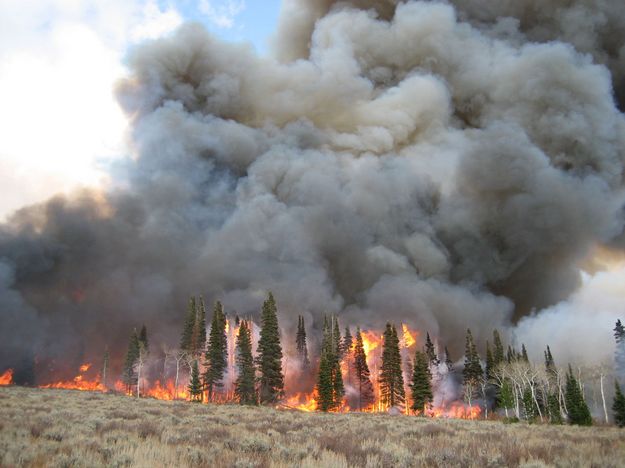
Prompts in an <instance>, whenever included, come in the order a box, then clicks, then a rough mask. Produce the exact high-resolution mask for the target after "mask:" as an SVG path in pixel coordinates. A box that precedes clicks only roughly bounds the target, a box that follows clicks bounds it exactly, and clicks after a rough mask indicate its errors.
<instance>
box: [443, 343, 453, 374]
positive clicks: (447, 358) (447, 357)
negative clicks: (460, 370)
mask: <svg viewBox="0 0 625 468" xmlns="http://www.w3.org/2000/svg"><path fill="white" fill-rule="evenodd" d="M445 365H446V366H447V371H449V372H451V371H453V370H454V362H453V361H452V359H451V356H450V354H449V350H448V349H447V346H445Z"/></svg>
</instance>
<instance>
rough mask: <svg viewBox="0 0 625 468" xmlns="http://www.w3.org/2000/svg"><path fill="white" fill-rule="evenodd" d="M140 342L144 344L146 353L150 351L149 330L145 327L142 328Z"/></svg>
mask: <svg viewBox="0 0 625 468" xmlns="http://www.w3.org/2000/svg"><path fill="white" fill-rule="evenodd" d="M139 342H140V343H141V344H143V349H144V350H145V352H146V353H148V352H149V351H150V347H149V345H148V330H147V328H145V325H143V326H142V327H141V331H140V332H139Z"/></svg>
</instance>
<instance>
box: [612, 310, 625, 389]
mask: <svg viewBox="0 0 625 468" xmlns="http://www.w3.org/2000/svg"><path fill="white" fill-rule="evenodd" d="M614 340H615V341H616V349H615V351H614V369H615V371H616V375H617V376H618V378H623V376H625V326H623V324H622V323H621V320H620V319H619V320H617V321H616V325H615V327H614Z"/></svg>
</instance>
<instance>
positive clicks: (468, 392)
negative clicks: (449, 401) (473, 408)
mask: <svg viewBox="0 0 625 468" xmlns="http://www.w3.org/2000/svg"><path fill="white" fill-rule="evenodd" d="M462 376H463V383H464V390H465V397H466V399H467V401H468V403H469V405H470V404H471V401H472V399H473V395H474V394H475V393H476V391H477V389H478V388H479V387H480V384H481V383H482V381H483V379H484V372H483V370H482V364H481V363H480V356H479V354H478V353H477V348H476V347H475V343H474V342H473V335H472V334H471V330H470V329H467V338H466V347H465V353H464V369H463V370H462Z"/></svg>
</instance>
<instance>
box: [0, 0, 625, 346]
mask: <svg viewBox="0 0 625 468" xmlns="http://www.w3.org/2000/svg"><path fill="white" fill-rule="evenodd" d="M373 3H374V2H364V1H362V2H340V3H336V4H335V3H334V2H331V1H327V0H326V1H319V0H317V1H311V2H305V3H303V2H301V1H297V2H287V4H286V5H285V15H284V17H283V20H282V24H281V27H280V31H279V33H278V35H277V36H276V38H275V44H276V45H277V49H278V52H277V57H278V58H279V60H278V59H274V58H263V57H257V56H255V55H254V54H253V53H252V52H251V50H250V49H249V48H248V47H246V46H241V45H231V44H225V43H223V42H220V41H218V40H216V39H215V38H213V37H211V36H210V35H209V34H208V33H207V32H206V31H205V30H204V29H203V28H202V27H201V26H199V25H193V24H191V25H185V26H183V27H182V28H181V29H180V30H179V31H178V32H177V33H176V34H174V35H173V36H171V37H168V38H164V39H161V40H157V41H153V42H150V43H147V44H145V45H144V46H142V47H139V48H138V49H137V50H135V51H134V52H133V53H132V55H131V57H130V59H129V64H130V68H131V75H130V77H129V78H128V79H125V80H124V81H123V82H122V83H120V86H119V88H118V91H117V92H118V96H119V98H120V102H121V103H122V105H123V106H124V107H125V109H126V110H127V112H128V113H129V114H130V115H131V116H132V117H133V125H134V127H133V134H132V138H133V142H134V145H135V155H134V158H133V159H132V160H130V161H128V163H127V165H126V167H125V168H124V170H125V178H124V179H123V180H120V179H118V185H117V186H116V188H115V189H113V190H111V192H110V193H108V194H107V195H106V198H105V199H104V201H102V200H100V199H99V198H97V197H96V196H95V195H91V196H89V195H86V194H82V195H81V197H79V198H77V199H76V200H65V201H62V200H55V201H52V202H50V203H49V204H47V205H42V206H39V207H33V208H29V209H26V210H23V211H22V212H21V213H19V214H18V215H17V216H15V217H14V219H13V220H11V221H10V222H9V223H8V225H7V226H5V227H4V228H3V230H2V232H1V233H0V234H1V235H2V237H0V256H4V257H5V258H6V259H7V260H6V261H7V262H9V263H12V264H13V265H14V266H15V270H16V272H17V275H16V276H17V278H18V279H17V281H16V285H15V287H16V289H18V290H19V291H20V292H21V293H22V294H23V295H24V297H26V298H27V299H28V301H29V302H30V303H31V304H32V305H33V306H34V307H36V308H37V309H38V310H39V311H40V313H41V314H47V315H51V316H52V319H51V322H50V323H52V328H54V327H55V326H56V325H57V324H60V323H62V324H63V325H64V326H69V329H70V330H72V332H71V334H72V336H74V334H76V335H78V334H80V333H82V332H84V331H85V330H87V329H93V328H94V327H98V328H96V329H99V330H104V333H102V335H103V336H104V337H107V336H113V335H114V334H115V333H120V332H121V331H123V330H127V329H128V326H129V324H131V323H132V324H134V323H137V322H141V321H145V322H147V323H151V324H154V325H153V326H155V327H159V328H160V330H161V333H163V334H170V335H171V336H174V335H175V333H177V331H178V329H177V328H176V327H179V324H180V320H181V317H182V316H183V312H182V308H183V304H184V303H185V297H187V296H188V295H189V294H192V293H197V292H203V293H204V295H205V297H206V298H207V299H208V300H209V301H210V300H211V299H217V298H219V299H221V300H222V302H224V304H225V305H226V306H227V307H228V308H232V309H235V310H237V311H238V312H240V313H242V314H248V313H252V312H255V311H256V310H258V308H259V306H260V303H261V301H262V298H263V296H264V294H265V291H266V290H267V289H272V290H273V291H274V293H275V294H276V296H277V299H278V305H279V307H280V310H281V313H282V318H283V320H284V321H283V323H284V324H285V326H287V327H290V326H291V325H293V328H294V323H295V317H296V315H297V314H299V313H303V314H304V315H305V316H306V318H307V322H308V323H311V321H310V319H312V321H313V323H317V324H318V323H319V322H318V317H319V316H320V315H321V314H322V313H324V312H328V313H332V312H339V313H340V314H341V319H342V320H343V321H344V322H347V323H352V324H360V325H361V326H364V327H367V326H381V325H382V324H383V323H384V322H385V321H386V320H389V319H390V320H394V321H397V322H399V321H405V322H408V323H410V324H411V325H412V326H415V327H419V328H421V329H423V330H429V331H430V332H431V333H432V334H434V335H435V336H437V337H438V338H439V340H440V342H441V343H449V346H450V349H451V350H452V353H455V354H456V355H458V354H459V353H460V351H461V349H462V343H463V341H462V340H463V336H464V333H465V331H466V328H467V327H471V328H472V329H473V332H474V336H476V338H477V339H478V341H480V342H483V340H484V339H486V337H488V336H490V335H491V333H492V329H493V328H495V327H502V328H504V327H507V326H509V325H510V324H511V323H512V319H513V318H515V317H516V318H518V317H521V316H522V315H524V314H526V313H527V312H528V311H529V310H530V309H531V308H542V307H545V306H549V305H551V304H554V303H556V302H557V301H560V300H562V299H563V298H565V297H567V296H568V295H569V294H570V293H571V292H572V291H574V290H575V288H576V287H577V286H578V285H579V279H580V277H579V273H578V263H579V262H580V261H581V259H583V258H584V257H585V256H586V255H587V253H588V251H589V249H590V248H591V247H592V246H593V245H595V244H596V243H603V242H608V241H610V240H612V239H613V238H615V237H617V236H618V235H620V233H621V232H622V228H623V215H622V211H621V208H622V206H623V191H622V189H623V162H624V161H623V158H624V156H625V151H624V150H625V121H624V119H623V115H622V114H621V113H620V112H619V110H618V109H617V106H616V104H615V101H614V97H613V93H614V91H615V87H614V86H613V78H614V77H615V76H617V75H615V74H614V71H612V72H611V71H610V70H612V69H615V68H614V67H616V65H614V63H617V62H618V61H617V62H614V63H612V62H611V61H610V60H608V59H606V60H599V59H596V60H595V61H593V57H592V56H590V55H584V54H581V53H580V52H579V49H577V50H576V48H575V47H577V44H575V43H574V42H571V41H570V42H571V43H572V44H573V45H571V43H565V42H559V41H557V39H559V38H562V39H564V40H566V38H567V37H568V36H566V35H563V34H561V31H560V30H559V29H558V27H559V26H558V27H556V26H553V27H551V26H550V25H547V26H541V27H543V28H547V29H548V31H547V32H548V34H547V32H546V33H545V36H544V37H545V38H546V39H549V40H551V39H553V40H554V41H553V42H547V43H543V44H540V43H534V42H530V39H532V38H533V35H532V34H530V33H529V32H528V33H521V32H520V30H518V29H514V28H512V29H510V28H511V27H512V26H510V25H511V24H512V23H510V22H508V23H506V22H505V21H494V22H488V21H486V20H484V21H477V20H475V19H474V17H473V16H472V15H471V12H470V11H471V8H469V6H468V2H467V3H466V4H464V3H463V4H462V5H460V6H459V7H458V9H456V7H454V5H453V4H452V3H447V2H417V1H411V2H407V3H401V4H397V2H394V1H381V2H375V6H376V8H377V10H376V9H371V10H370V9H369V7H371V6H373ZM457 3H458V4H460V3H461V2H457ZM526 3H527V2H526ZM570 3H572V2H567V4H570ZM577 3H579V4H580V5H582V4H585V3H584V2H581V1H580V2H577ZM295 7H297V11H295V10H294V8H295ZM376 11H377V12H376ZM289 12H291V13H293V15H290V14H289ZM315 21H316V22H315ZM528 21H531V20H530V19H527V18H523V21H522V22H523V24H525V23H527V22H528ZM610 21H613V20H610ZM478 23H479V24H478ZM491 23H492V24H491ZM541 24H542V23H541ZM558 24H559V23H558ZM306 25H308V26H306ZM517 26H518V25H517ZM504 27H508V30H504V29H502V28H504ZM538 27H539V26H538V25H537V26H536V28H538ZM506 31H508V34H504V32H506ZM619 31H620V30H619ZM308 32H310V34H308ZM536 34H537V33H536ZM619 34H620V33H619ZM621 37H622V36H621ZM574 46H575V47H574ZM599 47H600V45H599V44H598V45H597V48H599ZM582 51H583V52H587V50H582ZM595 58H596V57H595ZM608 62H609V63H608ZM599 63H608V64H609V65H610V66H611V68H610V69H608V68H606V67H604V66H603V65H600V64H599ZM618 63H620V62H618ZM613 65H614V66H613ZM77 285H79V286H80V289H81V291H84V294H81V296H80V297H81V301H80V303H79V304H72V305H71V307H70V309H71V312H67V310H68V307H67V301H66V300H65V299H63V297H64V296H62V295H61V299H59V293H58V291H59V289H63V288H66V289H67V290H71V288H74V287H77ZM113 291H114V292H113ZM64 301H65V302H64ZM146 304H147V305H149V306H146ZM174 310H181V311H180V313H173V312H172V311H174ZM67 314H72V316H73V317H76V321H75V322H74V321H72V320H67ZM59 317H63V319H62V320H61V319H60V318H59ZM68 323H69V325H68ZM113 324H115V325H113ZM602 326H603V325H602ZM63 330H64V331H63V333H64V334H68V333H69V332H67V330H66V329H65V328H64V329H63ZM519 333H521V332H519ZM519 336H520V335H519ZM523 339H525V340H527V341H529V338H525V337H524V338H523ZM545 344H546V343H545ZM537 346H538V345H537ZM540 346H541V348H542V346H543V345H540Z"/></svg>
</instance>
